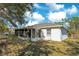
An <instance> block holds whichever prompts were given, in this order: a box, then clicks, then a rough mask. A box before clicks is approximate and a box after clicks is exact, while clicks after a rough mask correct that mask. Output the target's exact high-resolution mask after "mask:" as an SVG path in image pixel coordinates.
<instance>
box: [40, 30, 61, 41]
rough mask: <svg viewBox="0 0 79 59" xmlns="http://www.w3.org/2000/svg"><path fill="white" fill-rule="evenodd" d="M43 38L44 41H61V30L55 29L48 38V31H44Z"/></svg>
mask: <svg viewBox="0 0 79 59" xmlns="http://www.w3.org/2000/svg"><path fill="white" fill-rule="evenodd" d="M41 31H42V36H44V37H42V38H43V39H44V40H54V41H61V34H62V33H61V29H59V28H54V29H51V36H50V37H48V36H47V29H42V30H41Z"/></svg>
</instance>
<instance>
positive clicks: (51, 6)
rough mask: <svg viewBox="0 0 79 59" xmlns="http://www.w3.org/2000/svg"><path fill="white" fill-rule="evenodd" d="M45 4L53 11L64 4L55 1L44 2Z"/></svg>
mask: <svg viewBox="0 0 79 59" xmlns="http://www.w3.org/2000/svg"><path fill="white" fill-rule="evenodd" d="M46 5H47V6H48V7H49V8H50V9H51V10H53V11H58V10H60V9H61V8H64V5H61V4H56V3H46Z"/></svg>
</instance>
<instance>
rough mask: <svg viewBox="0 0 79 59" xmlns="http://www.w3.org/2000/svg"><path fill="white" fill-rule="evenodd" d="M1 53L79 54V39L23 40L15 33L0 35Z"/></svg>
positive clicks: (30, 54) (8, 54)
mask: <svg viewBox="0 0 79 59" xmlns="http://www.w3.org/2000/svg"><path fill="white" fill-rule="evenodd" d="M0 55H7V56H77V55H79V39H70V38H68V39H66V40H64V41H62V42H57V41H37V42H30V41H29V40H21V39H19V38H18V37H17V36H15V35H9V36H8V37H5V38H4V36H0Z"/></svg>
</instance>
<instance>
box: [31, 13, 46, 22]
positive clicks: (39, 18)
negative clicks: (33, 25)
mask: <svg viewBox="0 0 79 59" xmlns="http://www.w3.org/2000/svg"><path fill="white" fill-rule="evenodd" d="M33 19H34V20H37V21H42V20H44V19H45V18H44V17H43V16H42V15H41V14H39V13H37V12H34V13H33Z"/></svg>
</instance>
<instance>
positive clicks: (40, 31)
mask: <svg viewBox="0 0 79 59" xmlns="http://www.w3.org/2000/svg"><path fill="white" fill-rule="evenodd" d="M15 34H16V35H19V36H24V37H26V38H29V39H31V41H38V40H53V41H62V40H64V39H66V38H67V37H68V36H67V30H66V29H65V28H64V27H63V25H56V24H52V23H47V24H36V25H32V26H28V27H26V28H22V29H15Z"/></svg>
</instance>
